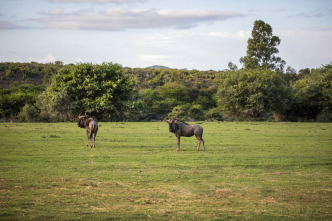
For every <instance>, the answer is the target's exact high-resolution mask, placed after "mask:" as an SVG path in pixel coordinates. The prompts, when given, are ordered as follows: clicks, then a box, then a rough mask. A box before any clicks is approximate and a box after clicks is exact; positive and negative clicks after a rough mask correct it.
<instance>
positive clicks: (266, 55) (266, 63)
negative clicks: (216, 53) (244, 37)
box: [240, 20, 286, 71]
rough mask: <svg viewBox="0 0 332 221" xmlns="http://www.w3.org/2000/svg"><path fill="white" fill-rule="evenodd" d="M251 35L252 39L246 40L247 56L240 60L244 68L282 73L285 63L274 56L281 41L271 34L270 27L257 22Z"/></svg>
mask: <svg viewBox="0 0 332 221" xmlns="http://www.w3.org/2000/svg"><path fill="white" fill-rule="evenodd" d="M251 35H252V38H249V39H248V46H247V55H246V56H244V57H241V58H240V62H241V63H242V64H243V65H244V67H245V68H246V69H256V68H258V69H264V70H276V71H282V70H283V68H284V66H285V64H286V62H285V61H284V60H282V59H281V58H280V57H277V56H276V54H277V53H279V50H278V49H277V46H278V45H279V44H280V41H281V40H280V38H279V37H277V36H274V35H273V34H272V27H271V26H270V25H269V24H267V23H265V22H264V21H262V20H257V21H255V23H254V27H253V30H252V32H251Z"/></svg>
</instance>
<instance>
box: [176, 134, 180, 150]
mask: <svg viewBox="0 0 332 221" xmlns="http://www.w3.org/2000/svg"><path fill="white" fill-rule="evenodd" d="M176 143H177V144H178V149H177V150H176V151H177V152H179V151H180V135H178V136H176Z"/></svg>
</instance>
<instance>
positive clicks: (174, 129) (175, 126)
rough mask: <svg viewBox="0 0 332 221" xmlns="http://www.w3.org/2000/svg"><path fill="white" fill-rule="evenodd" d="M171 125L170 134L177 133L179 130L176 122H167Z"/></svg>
mask: <svg viewBox="0 0 332 221" xmlns="http://www.w3.org/2000/svg"><path fill="white" fill-rule="evenodd" d="M166 122H167V123H168V125H169V132H172V133H175V132H176V129H177V125H176V120H166Z"/></svg>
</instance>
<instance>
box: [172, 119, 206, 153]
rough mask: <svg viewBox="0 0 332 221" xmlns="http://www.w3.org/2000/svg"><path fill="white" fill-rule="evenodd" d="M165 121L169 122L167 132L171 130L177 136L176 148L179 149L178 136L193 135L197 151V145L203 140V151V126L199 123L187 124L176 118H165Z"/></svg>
mask: <svg viewBox="0 0 332 221" xmlns="http://www.w3.org/2000/svg"><path fill="white" fill-rule="evenodd" d="M166 122H167V123H168V124H169V132H172V133H174V134H175V136H176V138H177V144H178V149H177V151H179V150H180V137H181V136H184V137H191V136H193V135H195V136H196V138H197V140H198V143H197V151H199V147H200V146H201V143H202V142H203V148H204V149H203V151H205V145H204V140H203V137H202V136H203V128H202V127H201V126H199V125H195V124H187V123H185V122H182V121H178V120H166Z"/></svg>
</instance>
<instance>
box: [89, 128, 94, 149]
mask: <svg viewBox="0 0 332 221" xmlns="http://www.w3.org/2000/svg"><path fill="white" fill-rule="evenodd" d="M92 134H93V132H92V131H91V133H90V145H91V148H92V147H94V141H92ZM92 145H93V146H92Z"/></svg>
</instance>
